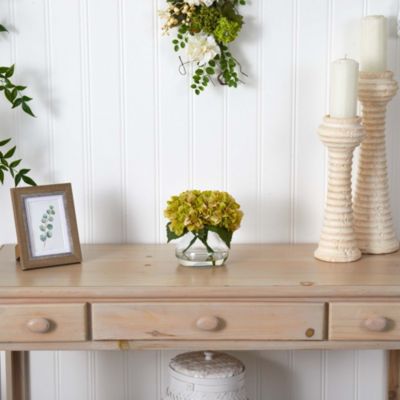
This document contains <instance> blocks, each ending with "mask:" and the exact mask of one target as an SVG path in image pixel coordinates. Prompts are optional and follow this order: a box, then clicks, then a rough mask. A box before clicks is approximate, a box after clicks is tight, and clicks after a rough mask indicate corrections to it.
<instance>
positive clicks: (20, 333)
mask: <svg viewBox="0 0 400 400" xmlns="http://www.w3.org/2000/svg"><path fill="white" fill-rule="evenodd" d="M86 308H87V306H86V304H84V303H82V304H46V305H44V304H43V305H42V304H29V305H23V304H7V305H0V342H62V341H65V342H76V341H84V340H86V338H87V312H86Z"/></svg>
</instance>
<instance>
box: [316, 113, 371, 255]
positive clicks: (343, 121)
mask: <svg viewBox="0 0 400 400" xmlns="http://www.w3.org/2000/svg"><path fill="white" fill-rule="evenodd" d="M318 133H319V136H320V138H321V140H322V142H323V143H324V144H325V145H326V146H327V148H328V154H329V167H328V168H329V172H328V175H329V176H328V193H327V198H326V205H325V216H324V223H323V228H322V234H321V239H320V242H319V246H318V248H317V250H316V251H315V253H314V256H315V257H316V258H318V259H320V260H323V261H329V262H351V261H356V260H358V259H359V258H360V257H361V251H360V250H359V248H358V246H357V240H356V235H355V232H354V229H353V210H352V195H351V170H352V162H353V152H354V149H355V148H356V147H357V146H358V145H359V144H360V143H361V141H362V140H363V138H364V136H365V133H364V129H363V127H362V125H361V119H360V118H358V117H356V118H340V119H339V118H331V117H329V116H327V117H325V118H324V122H323V123H322V125H321V126H320V127H319V129H318Z"/></svg>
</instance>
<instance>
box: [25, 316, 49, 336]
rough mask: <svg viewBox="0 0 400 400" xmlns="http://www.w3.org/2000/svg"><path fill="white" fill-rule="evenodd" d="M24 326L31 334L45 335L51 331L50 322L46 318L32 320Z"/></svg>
mask: <svg viewBox="0 0 400 400" xmlns="http://www.w3.org/2000/svg"><path fill="white" fill-rule="evenodd" d="M26 326H27V327H28V329H29V330H30V331H31V332H33V333H47V332H49V331H50V329H51V322H50V321H49V320H48V319H46V318H33V319H31V320H29V321H28V322H27V324H26Z"/></svg>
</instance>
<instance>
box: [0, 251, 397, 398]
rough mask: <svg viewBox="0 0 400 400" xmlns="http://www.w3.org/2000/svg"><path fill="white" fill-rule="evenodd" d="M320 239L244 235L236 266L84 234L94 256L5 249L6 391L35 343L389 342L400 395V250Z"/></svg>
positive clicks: (265, 345)
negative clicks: (22, 264)
mask: <svg viewBox="0 0 400 400" xmlns="http://www.w3.org/2000/svg"><path fill="white" fill-rule="evenodd" d="M314 248H315V245H235V246H234V247H233V250H232V254H231V258H230V260H229V264H228V266H227V267H217V268H211V269H192V268H185V267H180V266H178V265H177V261H176V259H175V257H174V249H173V248H172V247H171V246H164V245H121V246H119V245H88V246H83V254H84V260H85V261H84V263H83V264H81V265H71V266H65V267H56V268H51V269H48V268H47V269H40V270H30V271H25V272H23V271H21V270H20V268H18V267H16V265H15V261H14V246H11V245H9V246H3V247H2V248H1V249H0V350H3V351H5V353H3V354H4V356H3V358H2V364H3V365H2V367H3V368H2V374H3V378H5V380H6V381H7V385H6V386H5V387H3V390H5V391H7V394H6V395H7V397H6V398H7V400H11V399H12V400H25V399H27V398H28V394H27V391H28V390H27V387H28V382H27V381H26V377H27V373H26V360H27V357H28V352H29V350H40V349H43V350H87V349H90V350H93V349H99V350H130V349H182V350H190V349H203V350H204V349H219V350H259V349H345V348H352V349H353V348H356V349H386V350H390V357H389V359H390V362H389V366H388V367H389V383H388V390H389V399H390V400H399V398H400V397H399V391H398V383H399V364H400V356H399V354H400V352H399V349H400V253H395V254H391V255H386V256H368V257H364V258H363V259H362V260H361V261H358V262H355V263H351V264H329V263H324V262H320V261H317V260H315V259H314V258H313V256H312V254H313V250H314Z"/></svg>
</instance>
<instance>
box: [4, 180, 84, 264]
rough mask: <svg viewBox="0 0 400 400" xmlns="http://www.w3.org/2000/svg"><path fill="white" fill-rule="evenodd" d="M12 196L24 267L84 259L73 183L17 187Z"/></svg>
mask: <svg viewBox="0 0 400 400" xmlns="http://www.w3.org/2000/svg"><path fill="white" fill-rule="evenodd" d="M11 198H12V203H13V209H14V219H15V226H16V232H17V242H18V244H17V247H16V258H17V261H19V263H20V265H21V268H22V269H23V270H28V269H34V268H43V267H50V266H58V265H67V264H75V263H80V262H81V261H82V253H81V247H80V242H79V233H78V225H77V222H76V215H75V207H74V199H73V194H72V186H71V184H70V183H62V184H55V185H43V186H31V187H21V188H13V189H11Z"/></svg>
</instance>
